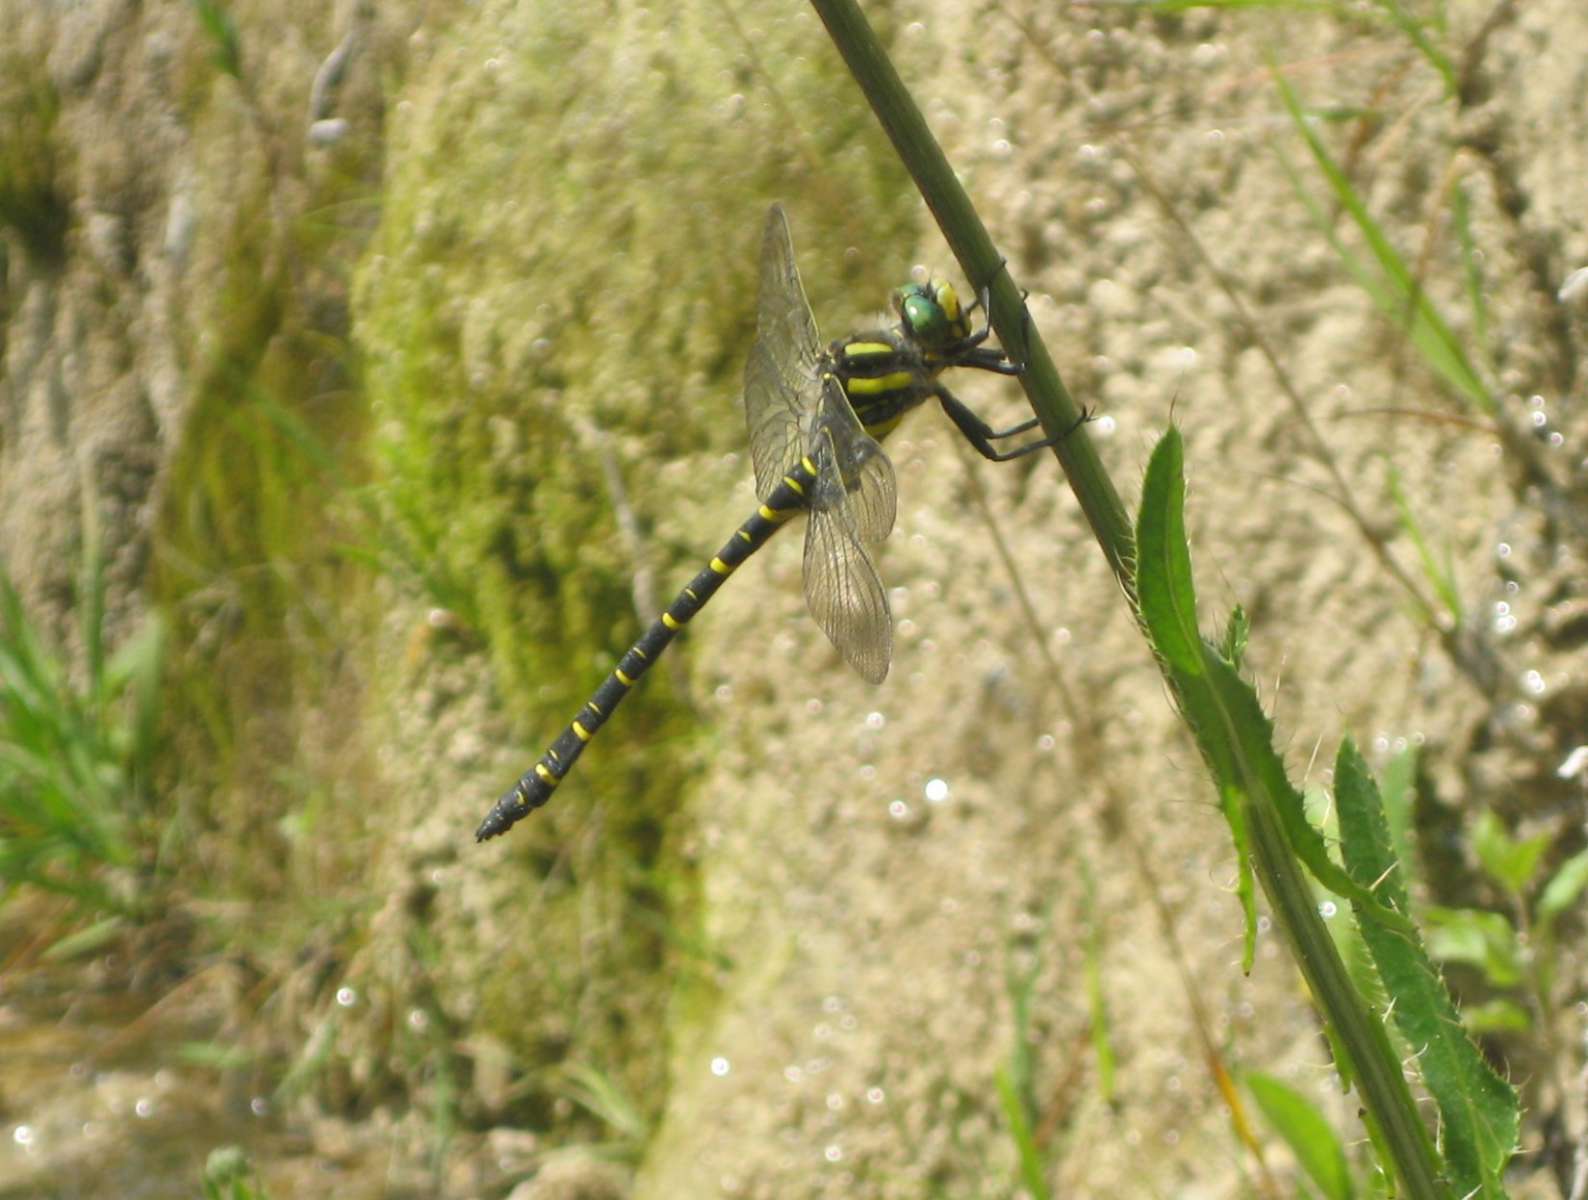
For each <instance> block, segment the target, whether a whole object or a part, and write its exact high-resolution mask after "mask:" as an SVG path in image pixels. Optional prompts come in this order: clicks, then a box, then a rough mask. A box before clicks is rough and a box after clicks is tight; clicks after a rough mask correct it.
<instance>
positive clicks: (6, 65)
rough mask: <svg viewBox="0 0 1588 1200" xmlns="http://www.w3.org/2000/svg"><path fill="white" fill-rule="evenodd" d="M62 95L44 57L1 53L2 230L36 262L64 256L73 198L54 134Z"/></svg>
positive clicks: (60, 144) (56, 261)
mask: <svg viewBox="0 0 1588 1200" xmlns="http://www.w3.org/2000/svg"><path fill="white" fill-rule="evenodd" d="M60 111H61V101H60V96H59V94H58V93H57V92H56V90H55V85H54V84H53V83H52V82H50V78H49V75H48V74H47V73H46V71H45V66H44V63H43V61H42V60H41V59H39V58H36V57H32V56H29V55H27V54H25V53H23V52H22V51H20V50H9V51H5V52H3V53H0V229H10V230H11V231H13V232H14V233H15V234H16V235H17V237H18V239H19V240H20V241H21V243H22V245H23V246H24V247H25V248H26V250H27V252H28V254H29V256H30V257H31V258H33V259H34V260H35V261H36V262H39V263H43V264H48V265H55V264H59V263H60V262H61V260H62V259H64V258H65V257H66V231H67V228H68V226H69V225H70V223H71V200H70V197H69V196H68V195H67V194H66V188H65V184H64V182H63V179H62V176H63V174H64V157H65V150H64V143H63V141H62V139H61V138H60V137H59V136H58V135H57V134H56V131H55V122H56V119H57V118H58V117H59V115H60Z"/></svg>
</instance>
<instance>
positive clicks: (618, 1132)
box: [558, 1062, 651, 1165]
mask: <svg viewBox="0 0 1588 1200" xmlns="http://www.w3.org/2000/svg"><path fill="white" fill-rule="evenodd" d="M558 1090H559V1091H560V1093H561V1094H562V1095H563V1096H564V1097H565V1098H566V1099H568V1100H571V1101H572V1102H573V1103H575V1104H577V1105H578V1106H579V1107H580V1108H582V1109H584V1110H585V1111H586V1112H587V1113H589V1114H590V1115H591V1116H593V1117H595V1118H596V1119H597V1120H598V1121H600V1122H601V1124H602V1125H603V1126H604V1127H605V1128H606V1129H608V1130H609V1131H610V1132H611V1137H610V1140H608V1141H607V1142H606V1143H604V1144H603V1145H602V1146H600V1147H599V1149H600V1151H601V1153H602V1155H603V1156H604V1157H607V1158H611V1159H613V1160H615V1161H618V1162H624V1163H628V1164H630V1165H638V1163H639V1161H640V1159H641V1157H642V1156H643V1155H644V1153H645V1147H646V1144H647V1143H648V1142H649V1140H650V1137H651V1122H650V1120H649V1118H647V1116H646V1114H645V1110H644V1109H643V1108H642V1107H641V1106H640V1105H639V1104H638V1103H636V1102H635V1100H634V1098H633V1097H632V1096H631V1095H629V1094H628V1092H627V1091H625V1090H624V1087H623V1084H622V1082H621V1080H620V1079H619V1078H618V1077H617V1076H615V1075H613V1074H611V1073H609V1072H606V1071H601V1070H598V1069H597V1068H595V1067H593V1066H591V1065H590V1064H589V1063H581V1062H574V1063H569V1064H568V1065H567V1066H566V1067H564V1068H563V1070H562V1083H561V1085H560V1087H559V1088H558Z"/></svg>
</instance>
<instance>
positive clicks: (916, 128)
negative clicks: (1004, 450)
mask: <svg viewBox="0 0 1588 1200" xmlns="http://www.w3.org/2000/svg"><path fill="white" fill-rule="evenodd" d="M811 6H812V7H813V8H814V9H815V10H816V13H817V15H818V16H820V17H821V19H822V22H823V23H824V24H825V25H826V26H827V32H828V34H829V35H830V36H831V37H832V39H833V44H834V45H836V46H837V47H838V52H839V53H840V54H841V55H843V58H844V62H845V63H846V64H848V66H849V70H850V73H851V74H852V75H854V77H855V80H856V82H858V83H859V84H860V89H861V91H863V92H864V93H865V95H866V99H867V100H868V101H869V102H870V104H871V108H872V111H873V112H875V113H876V114H877V119H878V120H879V121H881V122H882V127H883V129H884V130H885V131H886V132H887V134H888V137H889V138H891V139H892V141H893V145H894V148H895V149H896V150H897V151H898V152H899V157H900V159H901V160H903V162H904V166H905V169H906V170H907V171H909V172H910V174H911V176H912V177H913V178H914V179H915V185H916V187H918V188H919V189H920V190H921V195H922V196H923V197H924V198H925V200H926V204H927V207H928V208H930V209H931V210H932V215H933V216H934V217H936V218H937V223H938V225H939V226H940V227H941V228H942V230H943V236H944V237H945V238H946V239H947V240H948V246H949V249H950V250H952V251H953V253H954V257H955V258H956V259H957V260H958V261H959V265H960V269H961V270H962V271H964V273H965V278H967V279H968V280H970V281H971V283H972V284H974V285H976V286H977V287H978V288H979V287H982V286H986V287H987V288H988V289H989V291H990V293H991V294H990V297H989V305H988V307H989V309H990V313H989V316H990V317H991V320H992V326H993V329H994V330H995V331H997V334H998V340H999V342H1000V343H1001V344H1002V345H1003V347H1004V348H1005V349H1006V350H1008V351H1009V354H1010V356H1011V357H1012V358H1013V359H1014V360H1015V361H1016V362H1022V363H1024V364H1025V368H1026V369H1025V372H1024V373H1023V374H1022V375H1021V376H1020V382H1021V385H1022V386H1023V387H1024V388H1025V390H1026V396H1027V398H1028V399H1029V400H1030V401H1031V407H1032V408H1033V409H1034V410H1035V411H1036V414H1037V416H1038V418H1040V419H1041V421H1042V428H1043V430H1044V432H1046V433H1047V435H1048V436H1049V437H1054V436H1056V435H1058V434H1061V433H1064V432H1065V431H1066V430H1069V429H1071V428H1072V427H1074V426H1075V425H1076V423H1077V422H1078V421H1079V420H1080V418H1081V410H1080V408H1079V407H1078V406H1077V405H1076V403H1075V401H1074V400H1072V399H1071V398H1070V394H1069V392H1068V391H1067V390H1066V389H1065V387H1064V382H1063V381H1062V380H1061V379H1060V378H1059V373H1058V370H1057V369H1056V368H1055V367H1054V365H1053V359H1052V358H1050V357H1049V356H1048V350H1047V347H1046V346H1045V345H1043V343H1042V339H1041V338H1039V337H1037V336H1036V330H1035V327H1034V326H1033V325H1032V323H1031V320H1030V316H1029V314H1028V313H1027V312H1026V306H1025V299H1024V297H1023V296H1022V295H1021V293H1020V290H1019V289H1018V288H1017V287H1016V286H1015V282H1014V280H1013V279H1012V278H1010V275H1009V272H1008V271H1006V270H1005V269H1004V260H1003V258H1002V257H1001V256H1000V255H999V253H998V251H997V250H996V249H995V248H994V246H993V241H992V238H991V236H989V235H988V233H987V227H986V226H985V225H983V224H982V222H981V218H980V217H979V216H977V215H976V210H975V208H974V207H972V205H971V202H970V197H969V196H967V195H966V194H965V189H964V188H963V187H961V186H960V182H959V179H958V178H957V177H956V176H955V174H954V169H953V167H951V166H949V163H948V159H947V158H946V157H945V156H944V154H943V148H942V147H941V146H939V145H938V144H937V139H936V138H934V137H933V136H932V131H931V130H930V129H928V128H927V125H926V118H925V117H923V116H922V115H921V110H920V109H919V108H917V107H916V105H915V102H914V101H913V100H912V99H910V94H909V92H907V91H906V90H905V87H904V83H903V82H902V81H901V80H900V79H899V75H898V72H896V71H895V70H894V69H893V64H892V63H891V62H889V61H888V56H887V54H886V52H885V51H884V50H883V49H882V44H881V43H880V42H878V41H877V35H876V34H875V33H874V32H873V31H872V29H871V26H870V25H869V24H867V22H866V18H865V16H864V15H863V14H862V13H861V12H860V9H859V8H858V7H856V5H855V4H854V3H853V0H811ZM1053 450H1054V453H1055V454H1057V455H1058V457H1059V462H1060V463H1061V464H1063V467H1064V474H1065V476H1066V477H1067V478H1068V479H1069V481H1070V487H1071V489H1072V490H1073V491H1074V492H1075V498H1076V499H1077V500H1079V501H1080V504H1081V510H1082V512H1084V513H1085V514H1086V520H1087V522H1088V524H1090V525H1091V527H1092V532H1093V534H1094V535H1096V537H1097V541H1098V545H1100V546H1101V547H1102V548H1103V554H1104V556H1105V557H1107V559H1108V564H1109V566H1110V567H1111V568H1112V569H1113V572H1114V575H1115V577H1116V578H1117V579H1118V580H1119V583H1120V586H1121V587H1123V588H1124V589H1125V591H1126V593H1127V594H1129V595H1134V594H1135V569H1134V566H1133V565H1132V564H1133V561H1134V559H1135V549H1134V545H1133V542H1132V536H1131V530H1130V518H1129V516H1128V515H1127V514H1126V512H1125V505H1124V504H1123V502H1121V500H1120V498H1119V493H1118V492H1117V491H1115V490H1114V484H1113V481H1112V480H1111V479H1109V477H1108V474H1107V472H1106V471H1104V469H1103V464H1102V462H1101V461H1100V460H1099V459H1098V457H1097V451H1096V450H1095V449H1094V448H1093V446H1092V441H1091V439H1090V438H1089V437H1087V435H1086V428H1085V426H1082V427H1080V428H1077V429H1074V432H1073V433H1071V435H1070V436H1068V437H1066V438H1065V439H1064V440H1063V441H1062V442H1059V443H1058V444H1057V445H1056V446H1054V448H1053Z"/></svg>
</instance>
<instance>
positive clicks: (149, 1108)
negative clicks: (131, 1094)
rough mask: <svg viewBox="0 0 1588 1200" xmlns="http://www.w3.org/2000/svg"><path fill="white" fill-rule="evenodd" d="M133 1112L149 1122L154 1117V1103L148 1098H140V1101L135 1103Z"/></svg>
mask: <svg viewBox="0 0 1588 1200" xmlns="http://www.w3.org/2000/svg"><path fill="white" fill-rule="evenodd" d="M132 1111H133V1112H134V1113H135V1114H137V1116H138V1117H140V1118H141V1119H143V1120H145V1121H147V1120H148V1119H149V1118H150V1117H152V1116H154V1101H153V1100H151V1099H149V1097H147V1096H139V1097H138V1099H137V1100H136V1101H135V1102H134V1103H133V1106H132Z"/></svg>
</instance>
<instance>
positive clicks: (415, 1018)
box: [408, 1008, 430, 1033]
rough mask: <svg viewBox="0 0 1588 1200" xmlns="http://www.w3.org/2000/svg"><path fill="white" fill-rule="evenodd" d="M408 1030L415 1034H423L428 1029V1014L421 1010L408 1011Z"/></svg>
mask: <svg viewBox="0 0 1588 1200" xmlns="http://www.w3.org/2000/svg"><path fill="white" fill-rule="evenodd" d="M408 1028H409V1029H412V1030H413V1031H414V1032H415V1033H423V1032H424V1031H425V1030H427V1029H429V1028H430V1014H429V1013H427V1012H426V1011H425V1010H424V1009H422V1008H411V1009H409V1010H408Z"/></svg>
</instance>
